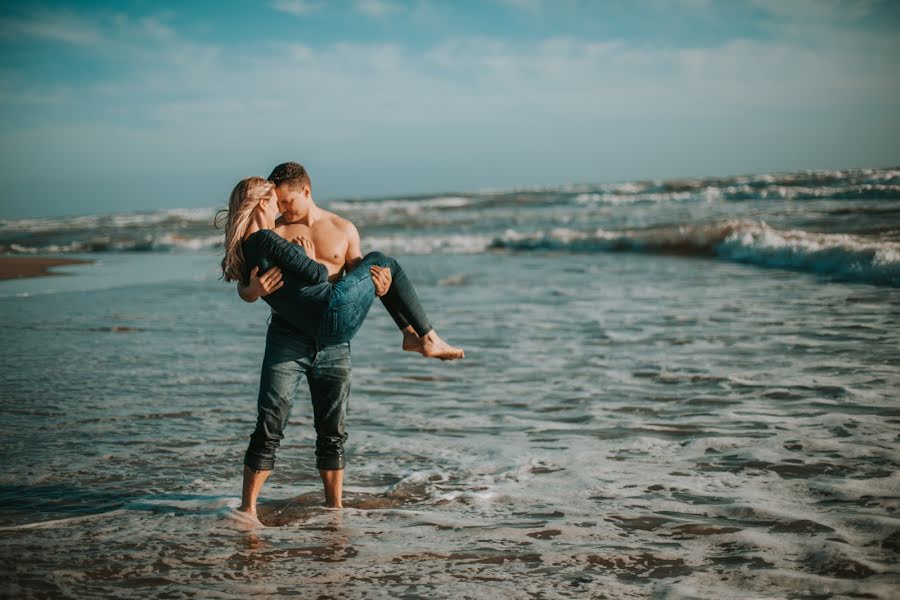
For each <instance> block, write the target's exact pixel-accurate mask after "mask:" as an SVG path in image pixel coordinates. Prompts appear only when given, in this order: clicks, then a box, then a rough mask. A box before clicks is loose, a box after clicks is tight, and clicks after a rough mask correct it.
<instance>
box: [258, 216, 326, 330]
mask: <svg viewBox="0 0 900 600" xmlns="http://www.w3.org/2000/svg"><path fill="white" fill-rule="evenodd" d="M242 249H243V251H244V269H243V273H242V275H243V279H244V284H245V285H246V284H248V283H249V282H250V271H252V270H253V268H254V267H259V272H258V273H257V274H258V275H262V274H263V273H265V272H266V271H268V270H269V269H271V268H272V267H274V266H277V267H281V280H282V281H283V282H284V283H283V285H282V286H281V287H280V288H279V289H277V290H275V291H274V292H272V293H271V294H269V295H268V296H264V297H263V300H265V301H266V302H267V303H268V304H269V306H271V307H272V308H273V309H275V312H276V313H277V314H278V315H279V316H280V317H282V318H284V319H285V320H287V321H288V322H290V323H291V324H292V325H293V326H294V327H296V328H297V329H299V330H300V331H302V332H304V333H306V334H308V335H310V336H315V335H316V332H317V328H318V326H319V324H320V322H321V321H322V313H323V312H324V311H325V309H326V308H327V307H328V302H329V301H330V300H331V283H330V282H329V281H328V269H327V268H325V265H323V264H322V263H318V262H316V261H314V260H313V259H311V258H310V257H309V256H307V255H306V251H305V250H303V247H302V246H300V245H298V244H293V243H291V242H289V241H287V240H286V239H284V238H282V237H281V236H280V235H278V234H277V233H275V232H274V231H272V230H271V229H260V230H259V231H255V232H254V233H252V234H250V236H249V237H247V239H245V240H244V241H243V244H242Z"/></svg>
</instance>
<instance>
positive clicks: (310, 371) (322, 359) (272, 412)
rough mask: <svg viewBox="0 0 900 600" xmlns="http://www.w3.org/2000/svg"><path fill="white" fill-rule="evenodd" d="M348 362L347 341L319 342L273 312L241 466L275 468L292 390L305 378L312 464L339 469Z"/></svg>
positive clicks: (348, 386) (291, 399)
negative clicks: (313, 446)
mask: <svg viewBox="0 0 900 600" xmlns="http://www.w3.org/2000/svg"><path fill="white" fill-rule="evenodd" d="M350 366H351V365H350V344H349V343H348V342H342V343H334V344H322V343H320V342H318V341H316V340H313V339H311V338H309V337H308V336H305V335H303V334H302V333H300V332H299V331H297V330H296V329H295V328H293V327H292V326H290V325H289V324H287V323H286V322H285V321H283V320H282V319H281V318H279V317H278V316H274V315H273V317H272V322H271V324H270V325H269V330H268V333H267V334H266V352H265V356H264V358H263V364H262V372H261V374H260V380H259V397H258V399H257V408H258V416H257V421H256V429H255V430H254V432H253V434H252V435H251V436H250V445H249V447H248V448H247V452H246V454H245V455H244V464H245V465H247V466H248V467H250V468H251V469H253V470H255V471H269V470H272V469H273V468H274V466H275V451H276V450H277V449H278V446H279V445H280V444H281V440H282V439H284V429H285V427H286V426H287V422H288V417H289V416H290V414H291V406H292V405H293V403H294V394H295V393H296V391H297V386H298V385H299V384H300V381H301V380H302V379H303V378H304V377H306V380H307V382H308V384H309V393H310V397H311V399H312V405H313V422H314V424H315V428H316V467H317V468H319V469H325V470H339V469H343V468H344V465H345V461H344V442H346V441H347V433H346V432H345V431H344V419H345V417H346V415H347V404H348V401H349V398H350Z"/></svg>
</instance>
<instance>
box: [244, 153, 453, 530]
mask: <svg viewBox="0 0 900 600" xmlns="http://www.w3.org/2000/svg"><path fill="white" fill-rule="evenodd" d="M269 181H271V182H272V183H274V184H275V185H276V188H275V191H276V194H277V195H278V208H279V211H280V212H281V218H280V219H279V222H278V223H277V224H276V228H275V232H276V233H278V234H279V235H280V236H281V237H283V238H285V239H289V240H291V241H294V242H296V243H299V244H302V245H303V248H304V250H305V251H306V253H307V255H308V256H309V257H310V258H312V259H313V260H316V261H317V262H320V263H322V264H323V265H325V266H326V268H327V269H328V276H329V277H328V278H329V280H330V281H332V282H333V281H336V280H338V279H340V278H341V277H342V276H343V275H344V274H345V273H347V272H350V271H352V270H353V268H354V267H355V266H356V265H357V264H358V263H359V261H360V260H362V257H363V256H362V252H361V250H360V241H359V232H358V231H357V230H356V227H355V226H354V225H353V223H351V222H350V221H348V220H346V219H343V218H341V217H339V216H338V215H336V214H334V213H332V212H329V211H327V210H324V209H322V208H319V207H318V206H316V204H315V202H314V201H313V198H312V191H311V185H310V180H309V175H308V174H307V172H306V169H304V168H303V167H302V166H301V165H299V164H297V163H284V164H281V165H278V166H277V167H275V169H274V170H273V171H272V174H271V175H269ZM370 273H371V276H372V280H373V283H374V284H375V293H376V295H377V296H379V297H382V296H383V295H384V294H385V293H386V292H387V290H388V288H389V287H390V285H391V272H390V269H387V268H381V267H378V266H373V267H371V269H370ZM280 277H281V274H280V272H279V270H278V269H277V268H273V269H269V270H268V271H267V272H266V273H265V274H264V275H263V276H262V277H257V276H256V272H255V270H254V272H253V274H252V276H251V280H250V284H249V285H247V286H245V285H243V284H242V283H238V294H239V295H240V296H241V298H242V299H243V300H245V301H246V302H255V301H256V300H257V299H258V298H259V297H261V296H264V295H266V294H269V293H271V292H273V291H275V290H276V289H278V288H279V287H280V286H281V285H282V284H281V280H280ZM402 348H403V349H404V350H407V351H410V352H418V353H420V354H422V355H424V356H429V357H436V358H442V359H453V358H462V357H463V356H464V354H463V351H462V350H460V349H458V348H454V347H452V346H450V345H449V344H447V343H446V342H445V341H444V340H443V339H441V338H440V337H439V336H438V335H437V333H435V332H434V331H433V330H432V331H431V332H429V333H428V334H426V335H424V336H423V337H419V335H418V334H417V333H416V332H415V330H414V329H413V327H412V326H408V327H406V329H404V330H403V343H402ZM350 373H351V370H350V346H349V343H345V344H334V345H326V346H320V345H319V344H317V343H316V341H315V340H311V339H308V338H307V337H306V336H304V335H303V334H302V333H300V332H299V331H298V330H296V329H294V328H292V327H291V326H290V325H289V324H287V323H286V322H285V321H284V320H282V319H280V318H279V316H278V314H277V313H275V312H273V314H272V321H271V323H270V325H269V332H268V335H267V337H266V354H265V358H264V359H263V367H262V373H261V377H260V396H259V403H258V408H259V417H258V421H257V428H256V431H254V433H253V435H252V436H251V441H250V447H249V448H248V450H247V454H246V455H245V458H244V485H243V493H242V503H241V507H240V509H239V510H241V511H244V512H247V513H250V514H252V515H254V516H255V515H256V500H257V498H258V496H259V492H260V490H261V489H262V485H263V483H264V482H265V480H266V479H267V478H268V476H269V474H270V473H271V470H272V468H273V466H274V458H275V450H276V449H277V447H278V445H279V444H280V441H281V439H283V437H284V435H283V429H284V426H285V425H286V424H287V417H288V415H289V413H290V405H291V404H292V401H293V396H294V392H295V391H296V388H297V385H298V384H299V382H300V380H301V379H302V378H303V377H304V376H305V377H306V378H307V380H308V383H309V388H310V396H311V399H312V404H313V415H314V420H315V428H316V433H317V440H316V463H317V467H318V469H319V475H320V476H321V478H322V483H323V485H324V488H325V504H326V506H328V507H331V508H341V507H342V506H343V505H342V489H343V474H344V455H343V444H344V441H346V439H347V434H346V433H345V432H344V417H345V415H346V407H347V400H348V398H349V393H350Z"/></svg>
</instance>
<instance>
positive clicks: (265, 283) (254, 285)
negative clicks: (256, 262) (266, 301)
mask: <svg viewBox="0 0 900 600" xmlns="http://www.w3.org/2000/svg"><path fill="white" fill-rule="evenodd" d="M257 273H259V267H253V270H252V271H250V283H249V285H244V282H243V281H238V284H237V292H238V296H240V297H241V300H243V301H244V302H256V301H257V300H259V299H260V298H262V297H263V296H268V295H269V294H271V293H272V292H274V291H275V290H277V289H278V288H280V287H281V286H282V285H284V282H283V281H282V280H281V269H279V268H278V267H272V268H271V269H269V270H268V271H266V272H265V273H264V274H263V276H262V277H258V276H257Z"/></svg>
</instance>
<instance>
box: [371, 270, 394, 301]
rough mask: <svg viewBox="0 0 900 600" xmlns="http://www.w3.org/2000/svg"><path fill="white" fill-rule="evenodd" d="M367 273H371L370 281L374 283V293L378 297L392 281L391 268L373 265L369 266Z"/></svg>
mask: <svg viewBox="0 0 900 600" xmlns="http://www.w3.org/2000/svg"><path fill="white" fill-rule="evenodd" d="M369 273H371V274H372V283H374V284H375V295H376V296H378V297H379V298H380V297H381V296H384V295H385V294H387V291H388V289H390V287H391V281H393V277H392V276H391V270H390V269H388V268H387V267H378V266H373V267H370V268H369Z"/></svg>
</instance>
